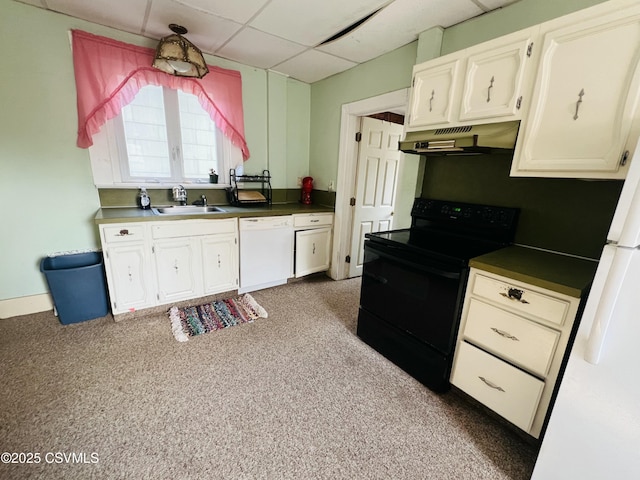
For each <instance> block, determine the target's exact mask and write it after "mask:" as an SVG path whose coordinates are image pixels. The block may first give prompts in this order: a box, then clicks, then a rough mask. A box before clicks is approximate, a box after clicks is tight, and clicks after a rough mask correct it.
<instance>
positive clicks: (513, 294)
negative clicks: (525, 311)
mask: <svg viewBox="0 0 640 480" xmlns="http://www.w3.org/2000/svg"><path fill="white" fill-rule="evenodd" d="M523 294H524V290H520V289H519V288H510V289H508V290H507V293H504V292H500V295H502V296H503V297H505V298H508V299H509V300H513V301H514V302H520V303H529V302H527V301H526V300H525V299H524V298H522V295H523Z"/></svg>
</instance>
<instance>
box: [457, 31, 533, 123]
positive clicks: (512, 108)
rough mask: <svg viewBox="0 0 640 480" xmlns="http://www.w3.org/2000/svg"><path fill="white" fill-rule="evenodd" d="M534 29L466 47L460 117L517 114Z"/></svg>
mask: <svg viewBox="0 0 640 480" xmlns="http://www.w3.org/2000/svg"><path fill="white" fill-rule="evenodd" d="M536 32H537V28H534V29H527V30H522V31H520V32H516V33H515V34H512V35H507V36H504V37H501V38H499V39H497V40H495V41H492V42H488V43H485V44H482V45H479V46H477V47H474V48H472V49H471V48H470V49H468V50H467V52H466V54H467V64H466V73H465V76H464V85H463V90H462V99H461V104H460V115H459V119H460V120H461V121H469V120H474V121H475V120H488V119H500V118H501V117H507V118H505V120H517V119H519V118H520V117H521V115H520V112H521V108H522V102H523V101H525V99H524V97H523V91H525V90H526V87H530V82H528V80H529V77H526V76H525V74H526V73H529V69H530V64H531V63H532V60H531V57H532V53H533V44H534V36H535V33H536ZM527 100H528V99H527ZM498 121H499V120H498Z"/></svg>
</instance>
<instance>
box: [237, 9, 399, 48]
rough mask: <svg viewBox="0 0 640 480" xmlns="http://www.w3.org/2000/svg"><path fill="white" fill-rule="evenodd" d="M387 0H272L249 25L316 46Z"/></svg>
mask: <svg viewBox="0 0 640 480" xmlns="http://www.w3.org/2000/svg"><path fill="white" fill-rule="evenodd" d="M388 2H389V0H348V1H345V0H322V1H318V0H272V1H271V3H269V5H267V7H266V8H265V9H264V10H263V11H262V12H260V14H259V15H258V16H257V17H256V18H255V19H253V20H252V21H251V22H250V25H251V26H252V27H254V28H256V29H258V30H262V31H265V32H268V33H271V34H272V35H276V36H278V37H282V38H285V39H287V40H291V41H292V42H296V43H299V44H302V45H306V46H315V45H317V44H318V43H320V42H323V41H324V40H326V39H327V38H331V37H332V36H333V35H335V34H336V33H338V32H339V31H341V30H343V29H344V28H346V27H348V26H349V25H352V24H353V23H355V22H356V21H358V20H360V19H361V18H363V17H365V16H367V15H369V14H370V13H372V12H374V11H375V10H377V9H378V8H380V7H381V6H383V5H385V4H386V3H388Z"/></svg>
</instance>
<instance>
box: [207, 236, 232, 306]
mask: <svg viewBox="0 0 640 480" xmlns="http://www.w3.org/2000/svg"><path fill="white" fill-rule="evenodd" d="M200 242H201V248H202V269H203V271H202V274H203V280H204V294H205V295H212V294H214V293H220V292H226V291H229V290H235V289H237V288H238V255H237V250H238V246H237V245H238V244H237V237H236V235H235V234H231V235H211V236H206V237H202V238H201V239H200Z"/></svg>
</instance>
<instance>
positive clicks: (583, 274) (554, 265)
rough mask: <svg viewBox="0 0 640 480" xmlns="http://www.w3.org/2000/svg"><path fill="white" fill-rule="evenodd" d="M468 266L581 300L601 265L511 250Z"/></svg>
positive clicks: (516, 247)
mask: <svg viewBox="0 0 640 480" xmlns="http://www.w3.org/2000/svg"><path fill="white" fill-rule="evenodd" d="M469 266H471V267H474V268H478V269H480V270H485V271H487V272H491V273H495V274H497V275H502V276H505V277H508V278H511V279H513V280H518V281H521V282H525V283H529V284H531V285H535V286H538V287H542V288H546V289H549V290H552V291H554V292H559V293H564V294H566V295H569V296H571V297H574V298H580V297H582V296H583V295H584V294H585V293H586V292H587V291H588V289H589V287H590V285H591V282H592V281H593V277H594V275H595V272H596V268H597V267H598V262H597V261H595V260H586V259H582V258H576V257H571V256H568V255H562V254H558V253H553V252H547V251H542V250H537V249H533V248H527V247H520V246H511V247H506V248H503V249H501V250H497V251H495V252H491V253H488V254H486V255H481V256H479V257H476V258H473V259H471V260H470V261H469Z"/></svg>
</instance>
